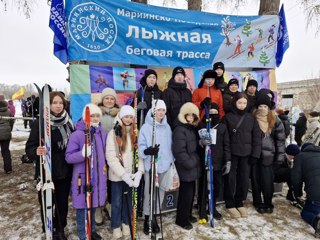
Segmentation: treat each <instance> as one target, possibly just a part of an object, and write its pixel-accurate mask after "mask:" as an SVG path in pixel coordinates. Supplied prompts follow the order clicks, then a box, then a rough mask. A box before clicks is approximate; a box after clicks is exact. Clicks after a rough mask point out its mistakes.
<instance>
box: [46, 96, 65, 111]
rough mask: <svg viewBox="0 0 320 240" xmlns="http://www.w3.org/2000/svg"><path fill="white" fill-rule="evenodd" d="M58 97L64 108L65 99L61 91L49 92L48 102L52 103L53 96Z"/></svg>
mask: <svg viewBox="0 0 320 240" xmlns="http://www.w3.org/2000/svg"><path fill="white" fill-rule="evenodd" d="M56 96H58V97H60V98H61V99H62V104H63V109H64V110H65V109H66V105H67V103H66V100H65V99H64V96H63V95H62V93H61V92H50V104H52V102H53V99H54V97H56Z"/></svg>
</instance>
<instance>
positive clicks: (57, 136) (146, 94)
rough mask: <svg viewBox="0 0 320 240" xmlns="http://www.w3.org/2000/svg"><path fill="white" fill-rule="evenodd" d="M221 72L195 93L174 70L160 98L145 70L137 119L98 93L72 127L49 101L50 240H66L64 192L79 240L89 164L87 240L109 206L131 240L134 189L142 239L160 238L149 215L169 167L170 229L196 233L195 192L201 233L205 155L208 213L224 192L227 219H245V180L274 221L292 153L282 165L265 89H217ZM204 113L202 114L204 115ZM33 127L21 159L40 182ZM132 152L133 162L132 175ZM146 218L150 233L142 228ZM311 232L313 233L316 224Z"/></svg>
mask: <svg viewBox="0 0 320 240" xmlns="http://www.w3.org/2000/svg"><path fill="white" fill-rule="evenodd" d="M224 71H225V69H224V65H223V63H222V62H218V63H215V64H214V66H213V69H209V70H207V71H205V72H204V74H203V76H202V79H201V81H200V83H199V85H198V88H197V89H195V91H194V92H193V93H192V92H191V91H190V90H189V89H188V88H187V84H186V81H185V77H186V74H185V70H184V69H183V68H182V67H176V68H174V70H173V73H172V78H171V79H170V80H169V82H168V88H167V89H165V90H164V91H163V92H162V91H161V90H160V89H159V87H158V85H157V72H156V71H155V70H153V69H148V70H146V71H145V73H144V76H143V77H142V79H141V81H140V84H141V88H140V89H138V90H137V93H136V97H137V104H136V105H135V106H136V110H137V111H135V109H134V108H133V107H132V106H129V105H124V106H120V105H119V104H118V103H117V94H116V92H115V91H114V90H113V89H111V88H105V89H104V90H103V91H102V93H101V101H100V102H99V103H98V104H97V105H96V104H92V103H90V104H87V105H86V106H85V108H84V109H83V115H82V118H81V119H79V120H78V121H77V122H76V123H75V124H73V123H72V121H71V119H70V116H69V114H68V112H67V111H66V107H67V103H66V100H65V98H64V96H63V95H62V94H61V93H60V92H54V91H53V92H50V110H51V115H50V119H51V132H52V133H51V144H52V146H51V153H52V157H51V159H52V180H53V183H54V186H55V191H54V195H55V197H54V204H55V208H54V211H55V214H54V221H53V226H54V228H55V232H54V237H55V239H66V236H65V233H64V228H65V227H66V225H67V214H68V195H69V192H70V191H71V194H72V205H73V207H74V208H75V209H76V222H77V232H78V237H79V239H86V232H85V213H86V202H85V194H86V188H85V183H86V181H85V158H86V157H90V158H91V161H93V162H92V166H93V170H92V171H93V182H92V187H93V189H92V195H93V201H92V211H93V216H95V217H94V218H93V219H92V239H101V236H100V235H99V234H98V233H97V232H96V227H95V225H96V221H95V220H97V224H101V223H102V220H101V216H102V212H103V209H104V207H105V204H106V202H108V203H109V204H111V227H112V229H113V238H114V239H118V238H121V237H122V236H128V235H130V227H129V225H130V221H131V220H130V216H131V209H132V188H139V187H140V186H141V185H142V184H143V185H144V192H143V198H142V201H143V214H144V218H145V221H144V224H143V231H144V233H146V234H148V233H149V227H150V229H152V231H153V232H155V233H158V232H159V231H160V227H159V225H158V223H157V220H156V218H155V217H154V216H153V215H152V216H150V214H154V215H156V214H158V213H160V211H159V210H160V208H161V205H162V201H163V198H164V194H165V190H164V189H163V188H161V184H162V181H163V180H164V177H165V174H166V172H167V171H168V170H169V168H170V167H171V166H172V164H175V167H176V169H177V172H178V175H179V178H180V187H179V197H178V205H177V215H176V224H177V225H178V226H180V227H182V228H183V229H186V230H189V229H192V227H193V226H192V223H195V222H196V221H197V218H196V217H195V216H193V215H192V207H193V202H194V201H193V200H194V196H195V191H196V189H198V193H197V196H198V199H197V200H198V201H197V203H198V204H197V205H198V210H199V217H198V218H199V220H200V221H199V223H205V222H206V221H207V220H208V217H207V202H208V194H207V188H206V186H207V170H206V166H205V164H204V159H205V154H206V153H205V149H206V148H208V147H209V148H211V150H212V160H213V169H214V170H213V171H214V173H213V176H214V189H215V194H214V196H215V199H214V203H215V202H216V199H217V198H218V197H219V192H220V189H221V186H222V182H224V189H223V190H224V191H223V195H224V200H225V205H226V209H227V211H228V212H229V214H230V216H231V217H232V218H240V217H248V212H247V209H246V207H245V205H244V201H245V200H246V198H247V193H248V188H249V181H250V179H251V185H252V195H253V205H254V206H255V208H256V210H257V211H258V212H259V213H261V214H265V213H267V214H271V213H272V212H273V209H274V206H273V204H272V197H273V191H274V189H273V186H274V185H273V183H274V181H275V176H277V174H278V175H279V176H280V178H279V179H281V176H283V174H281V172H280V170H279V169H282V170H283V164H284V163H286V162H287V159H288V156H289V155H290V154H288V153H292V152H290V151H289V150H290V149H289V150H288V147H287V156H286V146H285V139H286V136H285V130H284V126H283V123H282V122H281V120H280V119H279V118H278V117H277V115H276V113H275V103H274V94H273V92H272V91H271V90H269V89H261V90H260V91H257V88H258V84H257V81H256V80H254V79H250V80H249V81H248V83H247V86H246V90H245V91H244V92H240V91H239V82H238V79H230V80H229V82H228V83H225V82H224V78H223V74H224ZM86 108H89V110H90V126H91V131H90V136H91V137H90V139H91V140H90V145H88V144H87V143H86V141H85V134H86V123H85V116H86V110H85V109H86ZM205 109H208V111H209V112H208V113H207V114H206V112H205ZM136 112H137V113H136ZM208 115H209V116H208ZM136 118H137V119H136ZM136 121H137V125H138V128H139V135H138V136H137V141H136V139H135V131H134V130H135V129H134V128H135V124H136ZM208 122H209V123H210V129H211V138H210V139H208V138H201V137H200V136H199V134H198V132H199V130H201V129H203V128H206V126H207V123H208ZM38 124H39V122H38V120H37V121H36V122H35V123H34V124H33V126H32V128H31V133H30V136H29V139H28V141H27V143H26V153H27V155H28V157H29V158H30V159H37V161H36V163H37V164H36V172H37V176H38V177H39V176H40V169H41V167H40V161H39V158H40V156H44V155H46V148H45V147H44V146H43V144H42V143H41V142H40V140H39V128H38ZM136 144H137V145H138V156H139V160H138V164H137V168H136V169H135V170H134V171H133V161H134V154H133V152H134V149H135V146H136ZM173 144H174V147H173ZM296 147H297V146H296ZM312 147H314V148H318V147H316V146H312ZM291 148H292V147H291ZM293 148H295V147H293ZM306 149H308V148H306ZM291 150H292V149H291ZM292 154H293V153H292ZM294 154H296V152H294ZM298 156H299V155H298ZM153 157H154V158H156V159H157V174H158V179H159V184H160V187H159V189H158V190H159V191H158V197H159V203H160V204H159V205H158V208H156V210H157V211H156V212H154V213H151V212H150V201H151V200H150V187H151V186H150V185H151V184H150V174H151V172H150V169H151V159H152V158H153ZM286 158H287V159H286ZM284 168H286V169H289V172H288V171H286V174H287V175H286V176H287V178H285V180H284V181H289V180H290V179H291V178H290V176H291V171H292V170H291V168H289V167H284ZM296 168H297V167H296ZM294 169H295V167H294V168H293V170H294ZM288 176H289V177H288ZM289 178H290V179H289ZM279 179H278V180H279ZM297 179H298V178H297ZM279 181H280V180H279ZM197 183H198V186H199V187H198V188H196V184H197ZM290 186H292V188H290V189H291V190H292V191H294V193H297V194H296V196H298V197H300V196H301V194H300V192H299V194H298V192H297V189H298V187H297V183H296V182H290ZM311 187H312V186H311ZM261 194H262V195H261ZM319 200H320V199H318V200H317V201H319ZM311 201H314V199H312V200H311ZM39 202H40V203H41V193H40V192H39ZM312 203H313V202H312ZM41 208H42V207H41ZM213 211H214V214H213V215H214V218H215V219H217V220H220V219H222V215H221V214H220V213H219V212H218V211H217V209H216V206H215V205H214V209H213ZM150 217H152V220H153V221H152V222H151V224H152V226H150V225H149V224H150V222H149V220H150ZM309 219H311V217H310V216H309ZM42 220H43V219H42ZM310 221H311V220H310ZM312 221H314V219H312ZM44 228H45V226H44V225H43V230H44ZM315 228H316V229H318V230H316V231H318V232H319V228H320V224H319V223H318V220H317V224H315Z"/></svg>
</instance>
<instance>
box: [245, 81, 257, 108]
mask: <svg viewBox="0 0 320 240" xmlns="http://www.w3.org/2000/svg"><path fill="white" fill-rule="evenodd" d="M257 89H258V82H257V81H256V80H254V79H250V80H249V81H248V83H247V86H246V90H245V91H244V92H245V94H247V97H248V112H252V111H253V110H254V109H255V104H256V99H257V97H256V93H257Z"/></svg>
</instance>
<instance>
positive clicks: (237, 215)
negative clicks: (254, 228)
mask: <svg viewBox="0 0 320 240" xmlns="http://www.w3.org/2000/svg"><path fill="white" fill-rule="evenodd" d="M227 211H228V213H229V214H230V216H231V217H232V218H240V217H241V215H240V213H239V211H238V210H237V209H236V208H227Z"/></svg>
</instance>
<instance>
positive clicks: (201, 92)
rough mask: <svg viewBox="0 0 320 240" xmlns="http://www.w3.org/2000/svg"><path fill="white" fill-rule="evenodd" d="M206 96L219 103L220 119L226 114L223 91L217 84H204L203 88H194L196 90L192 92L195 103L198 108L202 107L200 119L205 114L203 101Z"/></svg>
mask: <svg viewBox="0 0 320 240" xmlns="http://www.w3.org/2000/svg"><path fill="white" fill-rule="evenodd" d="M206 97H210V98H211V102H214V103H216V104H218V106H219V115H220V119H221V118H222V117H223V116H224V110H223V98H222V94H221V91H220V90H219V89H218V88H216V87H215V86H212V87H208V86H206V85H204V84H203V86H202V87H201V88H197V89H196V90H194V92H193V94H192V102H193V103H194V104H195V105H197V106H198V108H199V109H200V119H202V118H203V116H204V114H205V111H204V109H203V108H202V107H201V102H202V101H203V100H204V99H205V98H206Z"/></svg>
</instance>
